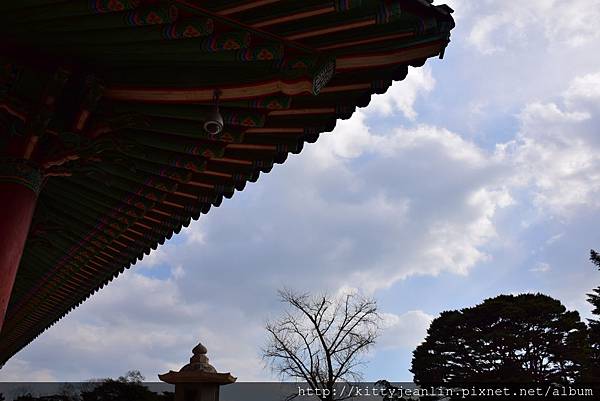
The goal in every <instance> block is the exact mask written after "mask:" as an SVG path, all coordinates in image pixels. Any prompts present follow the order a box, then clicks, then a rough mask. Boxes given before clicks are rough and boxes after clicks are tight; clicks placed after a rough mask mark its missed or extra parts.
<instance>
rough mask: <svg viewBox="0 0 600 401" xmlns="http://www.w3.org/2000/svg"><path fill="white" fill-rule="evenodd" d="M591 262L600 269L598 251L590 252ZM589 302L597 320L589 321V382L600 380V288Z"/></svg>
mask: <svg viewBox="0 0 600 401" xmlns="http://www.w3.org/2000/svg"><path fill="white" fill-rule="evenodd" d="M590 260H591V261H592V263H593V264H594V265H596V267H598V268H599V269H600V254H598V253H597V252H596V251H594V250H592V251H590ZM587 296H588V302H589V303H590V304H591V305H592V307H593V309H592V313H593V314H594V316H597V318H594V319H588V323H589V342H590V348H591V351H590V365H589V370H588V372H587V377H586V379H587V380H588V381H599V380H600V320H598V318H600V286H599V287H597V288H595V289H594V290H592V293H590V294H587Z"/></svg>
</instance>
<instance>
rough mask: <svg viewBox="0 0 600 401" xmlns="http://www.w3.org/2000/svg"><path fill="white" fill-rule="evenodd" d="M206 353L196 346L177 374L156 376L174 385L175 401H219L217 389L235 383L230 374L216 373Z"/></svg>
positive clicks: (202, 347) (203, 347) (171, 372)
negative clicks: (188, 361)
mask: <svg viewBox="0 0 600 401" xmlns="http://www.w3.org/2000/svg"><path fill="white" fill-rule="evenodd" d="M206 353H207V349H206V347H205V346H204V345H202V344H198V345H196V346H195V347H194V349H193V350H192V354H193V355H192V357H191V358H190V363H188V364H187V365H185V366H184V367H182V368H181V369H180V370H179V372H174V371H172V370H171V371H169V373H165V374H162V375H158V378H159V379H160V380H162V381H163V382H165V383H169V384H174V385H175V401H219V387H220V386H223V385H226V384H231V383H233V382H235V381H236V378H235V377H233V376H232V375H231V374H230V373H218V372H217V370H216V369H215V368H214V367H213V366H212V365H211V364H209V363H208V357H207V356H206Z"/></svg>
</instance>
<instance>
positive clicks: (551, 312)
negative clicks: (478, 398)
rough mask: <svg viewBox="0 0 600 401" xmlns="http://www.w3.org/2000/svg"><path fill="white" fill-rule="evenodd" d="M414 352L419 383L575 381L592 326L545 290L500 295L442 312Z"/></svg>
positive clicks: (582, 362)
mask: <svg viewBox="0 0 600 401" xmlns="http://www.w3.org/2000/svg"><path fill="white" fill-rule="evenodd" d="M427 333H428V334H427V337H426V339H425V342H424V343H423V344H421V345H419V346H418V347H417V349H416V350H415V351H414V352H413V360H412V369H411V371H412V372H413V373H414V375H415V382H416V383H417V384H420V385H430V384H436V385H437V384H442V383H443V384H450V385H452V384H465V383H513V384H514V383H543V382H554V383H570V382H574V381H576V380H581V379H582V375H583V370H584V365H585V362H586V357H587V328H586V326H585V324H584V323H583V322H581V320H580V317H579V314H578V313H577V312H571V311H567V310H566V308H565V307H564V306H563V305H562V304H561V303H560V301H558V300H555V299H553V298H550V297H548V296H546V295H542V294H535V295H534V294H522V295H517V296H513V295H500V296H498V297H495V298H491V299H487V300H485V301H484V302H483V303H482V304H480V305H477V306H475V307H472V308H465V309H462V310H460V311H448V312H443V313H442V314H441V315H440V316H439V317H438V318H436V319H435V320H434V321H433V322H432V323H431V326H430V327H429V329H428V331H427Z"/></svg>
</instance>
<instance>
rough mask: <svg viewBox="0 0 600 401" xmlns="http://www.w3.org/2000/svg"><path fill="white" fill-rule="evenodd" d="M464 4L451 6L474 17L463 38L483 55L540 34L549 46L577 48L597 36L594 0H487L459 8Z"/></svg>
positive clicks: (599, 7) (598, 9) (598, 12)
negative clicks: (521, 0)
mask: <svg viewBox="0 0 600 401" xmlns="http://www.w3.org/2000/svg"><path fill="white" fill-rule="evenodd" d="M465 5H466V4H465V3H464V2H458V3H457V4H456V5H455V6H454V7H455V8H456V9H459V10H461V12H463V13H464V12H465V11H466V12H468V13H469V16H470V17H472V18H473V19H474V23H473V27H472V29H471V30H470V32H469V34H468V36H467V40H468V42H469V43H470V44H471V45H473V46H474V47H475V48H476V49H478V50H479V51H480V52H481V53H483V54H493V53H497V52H501V51H502V52H505V51H507V50H508V49H510V48H512V47H515V46H516V47H520V46H523V45H524V44H525V45H528V44H530V43H531V39H532V37H536V36H541V37H543V38H544V39H545V40H546V41H547V42H548V43H549V45H550V46H552V47H556V46H559V45H566V46H569V47H580V46H583V45H586V44H590V43H593V42H594V41H595V40H597V39H598V37H599V36H600V34H599V32H598V30H597V29H596V22H597V21H598V20H600V1H598V0H573V1H569V2H565V1H561V0H533V1H527V2H511V1H502V0H491V1H486V2H477V3H476V5H473V4H471V5H469V6H468V7H466V9H465V10H463V9H462V7H464V6H465ZM475 16H476V18H475Z"/></svg>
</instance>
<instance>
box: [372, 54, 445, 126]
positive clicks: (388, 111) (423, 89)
mask: <svg viewBox="0 0 600 401" xmlns="http://www.w3.org/2000/svg"><path fill="white" fill-rule="evenodd" d="M434 87H435V79H434V78H433V75H432V74H431V68H429V67H428V66H427V65H426V66H424V67H422V68H413V67H409V70H408V75H407V76H406V78H405V79H404V80H403V81H399V82H394V83H393V84H392V86H391V88H389V89H388V90H387V92H386V93H385V94H383V95H374V96H373V98H372V99H371V103H370V104H369V108H368V110H369V112H372V113H376V114H380V115H384V116H390V115H392V114H393V113H394V112H396V111H400V112H402V114H404V117H406V118H407V119H409V120H411V121H414V120H415V119H416V118H417V112H416V111H415V109H414V104H415V101H416V100H417V97H418V96H423V94H425V93H427V92H431V91H432V90H433V88H434Z"/></svg>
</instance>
